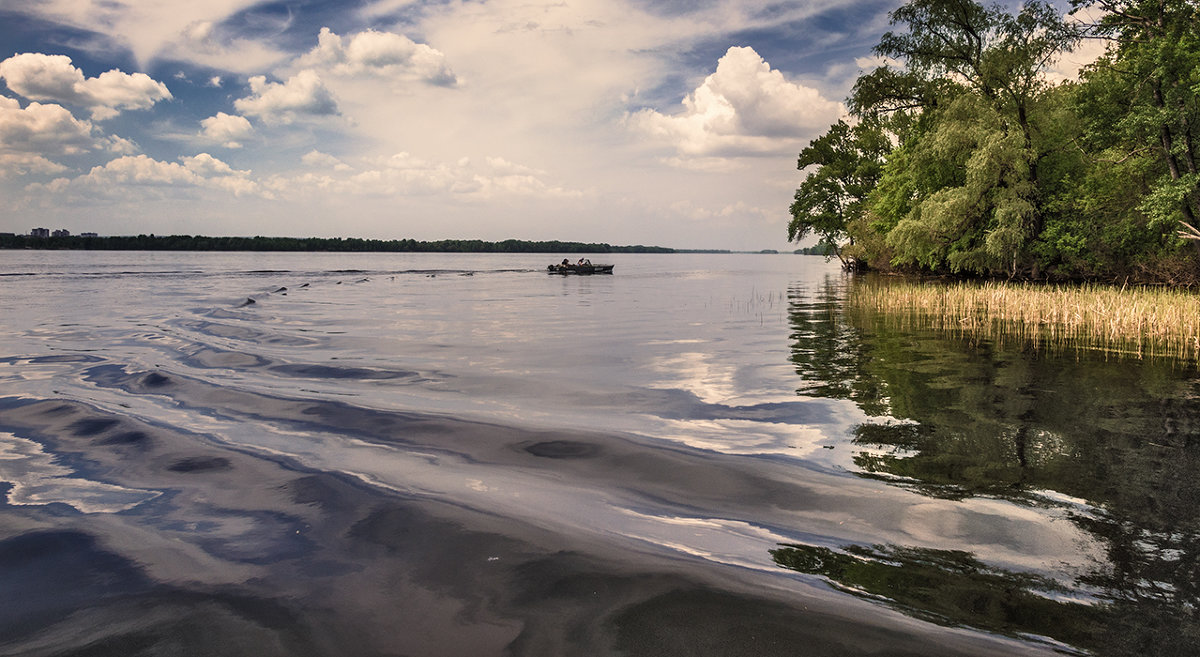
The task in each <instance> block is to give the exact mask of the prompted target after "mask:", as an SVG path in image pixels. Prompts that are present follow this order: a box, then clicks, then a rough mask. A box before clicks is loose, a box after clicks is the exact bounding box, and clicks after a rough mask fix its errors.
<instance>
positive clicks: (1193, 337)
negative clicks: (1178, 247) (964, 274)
mask: <svg viewBox="0 0 1200 657" xmlns="http://www.w3.org/2000/svg"><path fill="white" fill-rule="evenodd" d="M847 309H848V311H849V312H852V313H855V312H857V313H878V314H883V315H884V316H885V317H886V318H887V319H888V320H890V321H893V322H899V323H902V324H904V325H910V324H911V325H913V326H925V327H929V328H933V329H935V330H944V331H950V332H953V333H955V334H958V335H961V336H964V337H970V338H978V339H989V340H996V341H1000V342H1004V341H1008V340H1014V339H1015V340H1019V341H1021V342H1023V343H1024V344H1026V345H1027V346H1029V347H1031V348H1034V349H1041V348H1048V349H1088V350H1092V349H1095V350H1101V351H1105V352H1109V353H1114V354H1123V355H1129V356H1134V357H1138V358H1142V357H1169V358H1182V359H1189V360H1196V359H1198V358H1200V295H1197V294H1196V293H1194V292H1192V291H1188V290H1181V289H1176V288H1155V287H1116V286H1106V285H1094V284H1088V285H1043V284H1036V283H1002V282H987V283H966V282H958V283H941V282H916V281H911V280H895V281H888V280H881V279H871V280H867V281H865V282H859V283H857V284H856V285H854V286H853V287H852V289H851V291H850V294H849V298H848V302H847Z"/></svg>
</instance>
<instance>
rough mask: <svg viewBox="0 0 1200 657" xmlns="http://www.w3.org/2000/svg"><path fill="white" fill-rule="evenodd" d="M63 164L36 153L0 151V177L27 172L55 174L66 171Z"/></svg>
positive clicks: (21, 174) (27, 173)
mask: <svg viewBox="0 0 1200 657" xmlns="http://www.w3.org/2000/svg"><path fill="white" fill-rule="evenodd" d="M66 170H67V168H66V167H64V166H63V165H61V164H59V163H57V162H52V161H50V160H48V159H46V158H44V157H42V156H41V155H38V154H36V153H2V152H0V178H7V177H9V176H13V175H17V176H25V175H29V174H51V175H53V174H56V173H62V172H63V171H66Z"/></svg>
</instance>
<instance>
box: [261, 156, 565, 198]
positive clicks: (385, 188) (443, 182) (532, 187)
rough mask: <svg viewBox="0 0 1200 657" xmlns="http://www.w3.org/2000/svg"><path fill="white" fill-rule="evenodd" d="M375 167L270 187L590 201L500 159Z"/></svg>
mask: <svg viewBox="0 0 1200 657" xmlns="http://www.w3.org/2000/svg"><path fill="white" fill-rule="evenodd" d="M303 160H304V162H305V163H306V164H309V165H311V166H317V165H323V166H329V165H330V164H333V166H332V168H333V170H334V171H339V172H349V171H351V170H352V169H351V167H349V166H347V165H345V164H344V163H341V161H340V160H338V159H337V158H334V157H332V156H330V155H327V154H325V153H321V152H318V151H312V152H310V153H308V154H307V155H305V156H304V158H303ZM335 163H336V164H335ZM371 164H372V166H371V168H368V169H365V170H362V171H358V172H357V173H353V174H351V175H346V176H341V177H338V176H333V175H329V174H323V173H308V174H303V175H301V176H297V177H294V178H287V177H276V178H274V179H272V180H271V181H270V183H268V186H270V187H271V188H272V189H274V190H275V191H280V192H283V191H287V192H288V194H289V195H291V196H294V195H302V194H304V193H305V192H309V191H313V190H320V191H321V192H322V193H327V192H335V193H338V194H343V195H348V196H397V197H399V196H405V197H413V196H417V197H429V196H436V195H446V196H448V197H451V198H456V199H459V200H461V201H466V202H478V201H488V200H495V199H500V198H514V197H535V198H541V199H563V198H581V197H583V196H584V195H585V193H584V192H582V191H579V190H571V189H567V188H564V187H562V186H559V185H555V184H553V183H551V182H549V181H548V180H547V179H548V178H549V174H547V173H546V172H543V171H538V170H536V169H533V168H530V167H526V166H523V165H520V164H514V163H512V162H509V161H507V160H505V159H503V158H498V157H487V158H483V159H482V160H481V161H475V160H472V159H471V158H465V157H464V158H459V159H458V160H456V161H454V162H430V161H427V160H424V159H422V158H419V157H415V156H413V155H412V154H410V153H407V152H401V153H396V154H395V155H392V156H390V157H386V158H380V159H377V160H375V161H374V162H372V163H371Z"/></svg>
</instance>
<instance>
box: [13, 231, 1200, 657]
mask: <svg viewBox="0 0 1200 657" xmlns="http://www.w3.org/2000/svg"><path fill="white" fill-rule="evenodd" d="M558 259H561V256H557V257H555V256H553V255H546V256H537V255H494V254H488V255H444V254H363V255H359V254H245V253H239V254H191V253H88V252H12V251H7V252H0V482H3V483H2V484H0V491H2V492H3V498H2V505H0V654H14V655H15V654H20V655H68V654H69V655H85V654H86V655H165V654H173V655H176V654H196V655H212V654H223V655H242V654H244V655H413V656H421V655H796V654H804V655H847V654H876V655H1031V654H1047V655H1049V654H1056V653H1062V652H1068V653H1087V652H1090V653H1093V654H1098V655H1146V654H1149V655H1176V654H1178V655H1183V654H1195V653H1196V651H1197V649H1198V646H1200V623H1198V622H1197V619H1196V614H1197V609H1198V603H1200V599H1198V598H1200V595H1198V586H1197V585H1198V583H1200V547H1197V546H1198V545H1200V543H1198V542H1197V540H1196V539H1197V538H1198V537H1200V484H1198V483H1197V482H1196V476H1195V473H1197V472H1198V471H1200V440H1198V439H1200V409H1198V407H1197V399H1198V398H1200V375H1198V374H1197V371H1196V369H1195V367H1194V365H1193V364H1189V363H1180V362H1168V361H1136V360H1115V359H1106V358H1105V357H1104V355H1102V354H1094V353H1071V354H1047V353H1044V352H1038V351H1034V350H1030V349H1022V348H1020V347H1005V346H1003V345H999V344H993V343H989V342H970V341H964V340H961V339H956V338H954V337H953V336H943V335H937V334H934V333H930V332H927V331H922V330H920V329H915V328H912V327H898V326H896V325H895V324H894V323H892V322H890V321H889V320H887V319H886V318H881V317H867V316H862V315H855V314H853V313H846V312H844V311H843V308H842V300H843V299H844V297H845V294H846V290H847V287H848V286H849V285H857V284H870V283H869V282H868V281H855V280H851V279H847V278H844V277H843V276H842V274H841V272H840V271H839V270H838V269H837V267H836V266H835V265H833V264H828V263H825V262H824V260H823V259H821V258H814V257H802V256H791V255H778V256H767V255H762V256H758V255H753V256H752V255H670V256H657V255H654V256H652V255H616V256H611V257H604V258H603V259H604V260H606V261H609V262H614V263H615V264H616V274H615V275H613V276H592V277H559V276H549V275H547V274H545V273H544V268H545V265H547V264H549V263H550V262H554V261H557V260H558ZM593 259H594V260H597V261H599V260H600V259H601V258H593Z"/></svg>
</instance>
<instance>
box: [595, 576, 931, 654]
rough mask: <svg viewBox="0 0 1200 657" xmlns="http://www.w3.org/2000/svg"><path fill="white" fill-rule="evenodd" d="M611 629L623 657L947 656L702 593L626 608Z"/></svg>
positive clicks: (872, 632) (792, 612)
mask: <svg viewBox="0 0 1200 657" xmlns="http://www.w3.org/2000/svg"><path fill="white" fill-rule="evenodd" d="M613 623H614V625H615V626H616V631H617V644H616V647H617V649H618V650H620V651H621V652H622V654H625V655H646V656H650V655H654V656H655V657H691V656H693V655H755V656H756V657H771V656H773V655H779V656H780V657H783V656H785V655H786V656H788V657H792V656H794V655H800V654H802V655H805V656H812V657H824V656H829V657H835V656H836V657H841V656H843V655H865V654H879V655H884V654H886V655H888V656H889V657H925V656H927V655H935V654H947V651H946V649H945V648H943V647H939V646H936V645H920V644H918V643H914V642H913V641H911V640H905V639H906V637H902V636H896V635H892V636H888V635H886V634H884V633H882V632H879V630H877V629H876V628H872V627H870V626H867V625H862V626H857V627H850V626H846V625H845V624H842V623H839V624H837V625H834V624H832V623H831V624H830V626H828V627H826V628H823V631H820V632H819V633H818V632H814V631H813V626H814V624H815V623H814V619H813V618H812V617H811V616H810V615H808V614H805V613H802V612H798V611H797V610H796V609H795V608H794V607H788V606H786V605H782V604H771V603H769V602H765V601H759V600H754V599H752V598H751V599H748V598H743V597H740V596H734V595H730V594H727V593H722V592H719V591H711V590H704V589H699V590H697V589H692V590H686V589H685V590H677V591H671V592H668V593H664V594H662V595H660V596H657V597H655V598H652V599H650V600H646V601H644V602H640V603H638V604H635V605H632V606H630V607H629V608H628V609H626V610H624V611H623V612H622V613H621V614H620V615H619V616H617V617H616V618H615V619H614V620H613ZM839 625H840V627H839ZM814 634H816V635H817V636H814ZM883 642H886V643H887V644H890V645H888V648H887V649H886V650H885V651H882V652H874V651H873V650H871V648H870V647H869V646H872V644H876V645H878V644H879V643H883ZM867 651H870V652H867ZM951 654H952V653H951Z"/></svg>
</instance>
